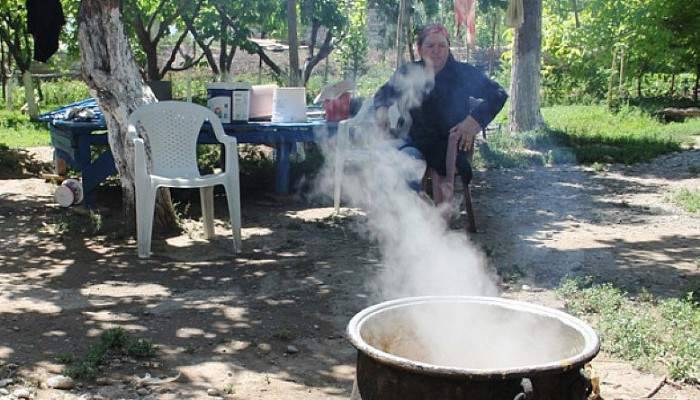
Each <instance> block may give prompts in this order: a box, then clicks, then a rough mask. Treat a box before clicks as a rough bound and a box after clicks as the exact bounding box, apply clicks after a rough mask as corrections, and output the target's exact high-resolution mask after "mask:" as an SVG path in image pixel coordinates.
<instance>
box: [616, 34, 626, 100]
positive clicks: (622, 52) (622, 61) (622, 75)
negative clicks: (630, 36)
mask: <svg viewBox="0 0 700 400" xmlns="http://www.w3.org/2000/svg"><path fill="white" fill-rule="evenodd" d="M624 81H625V46H622V47H620V82H618V89H617V95H618V96H620V98H622V97H623V96H622V83H623V82H624Z"/></svg>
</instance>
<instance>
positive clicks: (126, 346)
mask: <svg viewBox="0 0 700 400" xmlns="http://www.w3.org/2000/svg"><path fill="white" fill-rule="evenodd" d="M155 353H156V349H155V346H153V344H152V343H151V342H150V341H148V340H146V339H139V338H134V337H132V336H129V335H128V334H127V333H126V331H125V330H124V329H122V328H113V329H109V330H107V331H104V332H102V334H101V335H100V338H99V340H98V342H97V343H94V344H92V345H90V347H89V348H88V352H87V354H86V355H85V357H83V358H82V359H80V360H72V362H71V363H70V364H69V365H68V366H66V368H65V369H64V371H63V373H64V374H65V375H68V376H70V377H72V378H75V379H94V378H95V377H96V376H97V372H98V370H99V367H100V366H101V365H103V364H105V363H106V361H107V360H108V359H109V358H111V357H115V356H124V355H126V356H130V357H137V358H145V357H152V356H154V355H155Z"/></svg>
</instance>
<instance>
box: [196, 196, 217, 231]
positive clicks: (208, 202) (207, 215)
mask: <svg viewBox="0 0 700 400" xmlns="http://www.w3.org/2000/svg"><path fill="white" fill-rule="evenodd" d="M199 200H200V202H201V203H202V219H203V220H204V237H205V238H206V239H211V238H213V237H214V186H205V187H201V188H199Z"/></svg>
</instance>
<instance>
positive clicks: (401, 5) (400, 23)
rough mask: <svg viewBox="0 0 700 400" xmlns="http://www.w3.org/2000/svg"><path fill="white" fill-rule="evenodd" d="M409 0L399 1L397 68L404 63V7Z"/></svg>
mask: <svg viewBox="0 0 700 400" xmlns="http://www.w3.org/2000/svg"><path fill="white" fill-rule="evenodd" d="M406 1H407V0H400V1H399V20H398V22H397V24H396V68H398V67H400V66H401V64H403V30H404V18H405V15H404V9H405V7H406Z"/></svg>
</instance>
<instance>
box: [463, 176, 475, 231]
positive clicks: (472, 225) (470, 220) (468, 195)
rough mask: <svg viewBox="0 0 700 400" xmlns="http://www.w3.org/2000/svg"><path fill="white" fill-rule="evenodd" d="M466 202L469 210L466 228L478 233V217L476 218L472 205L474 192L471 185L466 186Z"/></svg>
mask: <svg viewBox="0 0 700 400" xmlns="http://www.w3.org/2000/svg"><path fill="white" fill-rule="evenodd" d="M464 204H465V208H466V210H467V222H466V224H465V228H466V229H467V232H470V233H476V219H475V218H474V207H472V194H471V190H470V189H469V185H467V186H466V187H465V188H464Z"/></svg>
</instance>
